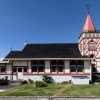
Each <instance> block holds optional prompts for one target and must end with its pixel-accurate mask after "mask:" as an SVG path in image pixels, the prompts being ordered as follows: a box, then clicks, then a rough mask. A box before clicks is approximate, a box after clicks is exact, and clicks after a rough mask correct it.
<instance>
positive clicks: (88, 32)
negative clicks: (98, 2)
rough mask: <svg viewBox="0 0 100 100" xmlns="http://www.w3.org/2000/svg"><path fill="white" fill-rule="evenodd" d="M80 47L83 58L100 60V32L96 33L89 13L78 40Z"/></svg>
mask: <svg viewBox="0 0 100 100" xmlns="http://www.w3.org/2000/svg"><path fill="white" fill-rule="evenodd" d="M78 47H79V50H80V52H81V54H82V55H83V56H84V55H86V56H93V57H94V58H96V59H97V58H99V59H100V32H97V31H96V28H95V26H94V24H93V21H92V19H91V17H90V13H89V11H88V14H87V17H86V20H85V24H84V26H83V29H82V32H81V35H80V37H79V40H78Z"/></svg>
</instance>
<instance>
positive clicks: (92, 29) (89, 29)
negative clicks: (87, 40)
mask: <svg viewBox="0 0 100 100" xmlns="http://www.w3.org/2000/svg"><path fill="white" fill-rule="evenodd" d="M95 31H96V29H95V26H94V24H93V22H92V19H91V17H90V14H89V13H88V15H87V18H86V21H85V24H84V27H83V29H82V32H95Z"/></svg>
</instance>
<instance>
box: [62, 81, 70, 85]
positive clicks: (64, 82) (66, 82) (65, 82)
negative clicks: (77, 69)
mask: <svg viewBox="0 0 100 100" xmlns="http://www.w3.org/2000/svg"><path fill="white" fill-rule="evenodd" d="M61 83H62V84H68V83H69V82H68V81H63V82H61Z"/></svg>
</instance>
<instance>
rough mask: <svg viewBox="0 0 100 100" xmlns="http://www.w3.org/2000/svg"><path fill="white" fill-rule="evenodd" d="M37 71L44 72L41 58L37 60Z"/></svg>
mask: <svg viewBox="0 0 100 100" xmlns="http://www.w3.org/2000/svg"><path fill="white" fill-rule="evenodd" d="M38 71H39V72H44V61H43V60H41V61H39V66H38Z"/></svg>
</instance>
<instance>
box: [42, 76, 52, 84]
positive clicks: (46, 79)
mask: <svg viewBox="0 0 100 100" xmlns="http://www.w3.org/2000/svg"><path fill="white" fill-rule="evenodd" d="M42 81H43V82H45V83H52V77H50V76H48V75H43V76H42Z"/></svg>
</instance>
